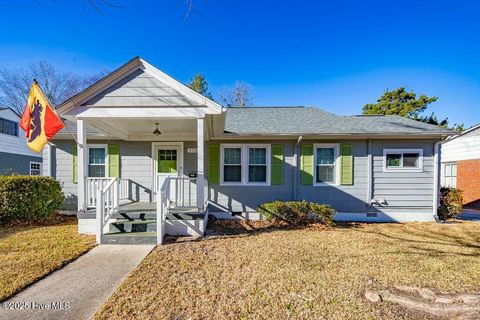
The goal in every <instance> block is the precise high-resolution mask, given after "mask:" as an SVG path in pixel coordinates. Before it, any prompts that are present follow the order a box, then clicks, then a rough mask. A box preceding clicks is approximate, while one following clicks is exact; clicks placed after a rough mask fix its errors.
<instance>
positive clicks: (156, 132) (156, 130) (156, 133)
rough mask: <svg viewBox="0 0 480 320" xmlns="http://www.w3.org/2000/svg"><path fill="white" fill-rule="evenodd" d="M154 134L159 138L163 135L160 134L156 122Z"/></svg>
mask: <svg viewBox="0 0 480 320" xmlns="http://www.w3.org/2000/svg"><path fill="white" fill-rule="evenodd" d="M153 134H154V135H156V136H159V135H161V134H162V132H160V130H158V122H155V130H153Z"/></svg>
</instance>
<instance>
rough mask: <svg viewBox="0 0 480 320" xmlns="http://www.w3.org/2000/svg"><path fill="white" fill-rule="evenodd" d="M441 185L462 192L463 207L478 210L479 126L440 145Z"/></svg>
mask: <svg viewBox="0 0 480 320" xmlns="http://www.w3.org/2000/svg"><path fill="white" fill-rule="evenodd" d="M441 185H442V186H446V187H453V188H458V189H460V190H462V191H463V202H464V205H465V206H468V207H473V208H480V124H477V125H476V126H473V127H471V128H470V129H468V130H465V131H464V132H462V133H461V134H458V135H456V136H453V137H452V138H450V139H448V140H446V141H445V142H444V143H443V144H442V168H441Z"/></svg>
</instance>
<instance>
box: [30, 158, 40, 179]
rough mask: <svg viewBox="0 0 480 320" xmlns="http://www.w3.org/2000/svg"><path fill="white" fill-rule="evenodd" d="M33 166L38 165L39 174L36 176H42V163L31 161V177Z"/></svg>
mask: <svg viewBox="0 0 480 320" xmlns="http://www.w3.org/2000/svg"><path fill="white" fill-rule="evenodd" d="M32 164H38V174H36V175H35V176H41V175H42V163H41V162H36V161H30V165H29V169H30V170H29V172H30V175H31V176H32ZM35 170H36V169H35Z"/></svg>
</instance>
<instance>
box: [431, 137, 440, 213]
mask: <svg viewBox="0 0 480 320" xmlns="http://www.w3.org/2000/svg"><path fill="white" fill-rule="evenodd" d="M441 143H442V142H441V141H437V142H435V145H434V147H433V149H434V155H433V203H432V214H433V217H434V218H435V220H436V221H440V220H439V218H438V212H437V210H438V206H439V204H440V181H439V179H440V175H439V172H440V165H439V164H440V160H441V150H440V145H441Z"/></svg>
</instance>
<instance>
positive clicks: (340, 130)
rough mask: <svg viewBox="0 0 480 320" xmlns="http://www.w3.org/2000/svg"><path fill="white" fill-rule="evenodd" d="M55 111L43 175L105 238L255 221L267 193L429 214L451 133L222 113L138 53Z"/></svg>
mask: <svg viewBox="0 0 480 320" xmlns="http://www.w3.org/2000/svg"><path fill="white" fill-rule="evenodd" d="M58 112H59V113H60V115H61V116H62V117H64V118H66V119H68V121H67V124H68V125H67V128H66V129H64V130H62V131H61V132H60V133H59V134H58V135H57V136H56V137H55V138H54V139H53V140H52V145H51V146H50V147H49V148H47V149H45V151H44V170H45V174H49V175H52V176H54V177H55V178H56V179H58V180H60V181H61V182H62V183H63V188H64V191H65V192H66V193H67V194H68V198H69V200H70V201H71V203H76V205H77V209H78V212H79V213H78V218H79V230H80V232H91V233H96V234H97V241H98V242H110V243H121V242H125V243H132V242H143V241H145V242H149V241H150V242H152V241H153V242H155V241H158V242H161V241H162V240H163V235H164V234H166V233H167V234H202V233H203V231H204V229H205V225H206V222H207V215H206V213H207V212H208V214H209V215H215V216H216V217H217V218H246V219H257V218H258V217H259V215H258V214H257V213H256V208H257V206H259V205H260V204H262V203H264V202H266V201H271V200H275V199H281V200H292V199H296V200H301V199H306V200H309V201H315V202H319V203H325V204H329V205H331V206H332V207H333V208H335V209H336V210H337V212H338V214H337V216H336V217H335V218H336V219H337V220H351V221H372V222H375V221H402V222H403V221H432V220H433V219H434V215H435V214H436V207H437V203H438V185H439V175H438V172H439V170H438V169H439V161H440V158H439V152H438V150H439V145H440V141H441V139H443V138H444V137H446V136H448V135H450V134H452V131H451V130H447V129H444V128H440V127H437V126H432V125H429V124H425V123H422V122H418V121H414V120H410V119H407V118H403V117H399V116H338V115H335V114H332V113H329V112H325V111H322V110H320V109H317V108H312V107H308V108H307V107H254V108H228V109H225V108H223V107H222V106H221V105H219V104H217V103H216V102H214V101H211V100H209V99H207V98H206V97H204V96H202V95H200V94H198V93H196V92H194V91H192V90H191V89H189V88H188V87H187V86H185V85H183V84H181V83H180V82H178V81H176V80H174V79H173V78H171V77H170V76H168V75H166V74H164V73H163V72H161V71H160V70H158V69H157V68H155V67H153V66H151V65H150V64H148V63H147V62H145V61H144V60H142V59H140V58H135V59H133V60H131V61H129V62H128V63H126V64H125V65H123V66H122V67H120V68H119V69H117V70H115V71H114V72H112V73H111V74H109V75H107V76H106V77H105V78H103V79H101V80H99V81H98V82H97V83H95V84H93V85H92V86H90V87H88V88H87V89H86V90H84V91H83V92H81V93H79V94H78V95H76V96H74V97H72V98H70V99H69V100H67V101H65V102H64V103H62V104H61V105H60V106H59V108H58ZM72 134H73V136H75V138H76V140H77V142H78V144H77V143H76V141H74V140H73V136H72ZM157 222H158V223H157ZM133 231H136V232H137V234H136V235H135V236H132V235H130V232H133ZM125 234H126V235H125ZM121 235H125V237H123V238H122V237H121Z"/></svg>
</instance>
